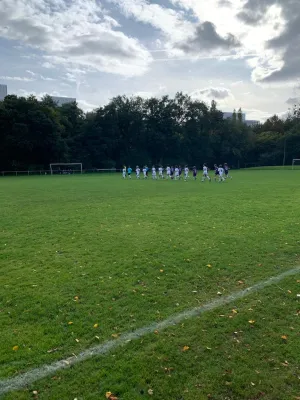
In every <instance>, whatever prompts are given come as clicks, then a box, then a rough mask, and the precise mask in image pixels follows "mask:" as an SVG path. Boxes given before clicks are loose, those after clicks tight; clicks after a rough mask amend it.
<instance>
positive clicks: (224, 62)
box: [0, 0, 300, 121]
mask: <svg viewBox="0 0 300 400" xmlns="http://www.w3.org/2000/svg"><path fill="white" fill-rule="evenodd" d="M0 54H1V57H0V60H1V62H0V83H2V84H7V85H8V93H9V94H17V95H22V96H27V95H29V94H34V95H36V96H37V97H41V96H43V95H44V94H50V95H55V96H67V97H75V98H76V99H77V101H78V104H79V106H80V107H81V108H83V109H84V110H85V111H90V110H92V109H94V108H96V107H99V106H101V105H104V104H106V103H107V102H108V101H109V100H110V99H112V98H113V97H114V96H117V95H122V94H125V95H128V96H129V95H139V96H142V97H145V98H146V97H150V96H162V95H170V96H173V95H174V94H175V93H176V92H178V91H181V92H184V93H186V94H189V95H190V96H191V97H192V98H194V99H199V100H203V101H205V102H207V103H210V102H211V100H212V99H215V100H216V101H217V103H218V106H219V108H220V109H221V110H222V111H232V110H233V109H234V108H239V107H242V109H243V111H244V112H246V114H247V119H257V120H261V121H263V120H265V119H266V118H267V117H269V116H271V115H273V114H275V113H277V114H279V115H283V114H284V113H286V112H287V110H288V108H289V107H291V106H292V105H293V104H294V103H295V102H296V101H297V100H298V98H299V97H300V4H299V0H13V1H12V0H0Z"/></svg>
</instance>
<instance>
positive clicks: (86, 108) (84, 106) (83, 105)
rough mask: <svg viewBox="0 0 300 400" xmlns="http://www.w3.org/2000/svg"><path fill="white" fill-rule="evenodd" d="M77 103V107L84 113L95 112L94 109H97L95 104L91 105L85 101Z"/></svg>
mask: <svg viewBox="0 0 300 400" xmlns="http://www.w3.org/2000/svg"><path fill="white" fill-rule="evenodd" d="M77 103H78V106H79V107H80V108H81V109H82V110H84V111H86V112H87V111H93V110H95V109H96V108H99V104H98V105H96V104H92V103H89V102H88V101H86V100H77Z"/></svg>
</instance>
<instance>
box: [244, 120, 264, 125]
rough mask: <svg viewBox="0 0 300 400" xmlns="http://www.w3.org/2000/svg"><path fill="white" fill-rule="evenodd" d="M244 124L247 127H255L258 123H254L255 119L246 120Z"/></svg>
mask: <svg viewBox="0 0 300 400" xmlns="http://www.w3.org/2000/svg"><path fill="white" fill-rule="evenodd" d="M245 123H246V125H247V126H256V125H259V124H260V121H256V120H255V119H247V120H246V121H245Z"/></svg>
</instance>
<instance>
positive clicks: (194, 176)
mask: <svg viewBox="0 0 300 400" xmlns="http://www.w3.org/2000/svg"><path fill="white" fill-rule="evenodd" d="M197 173H198V171H197V168H196V167H193V178H194V180H196V179H197Z"/></svg>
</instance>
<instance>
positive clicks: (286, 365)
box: [281, 361, 289, 367]
mask: <svg viewBox="0 0 300 400" xmlns="http://www.w3.org/2000/svg"><path fill="white" fill-rule="evenodd" d="M281 365H283V366H284V367H288V366H289V363H288V361H285V362H284V363H281Z"/></svg>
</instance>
